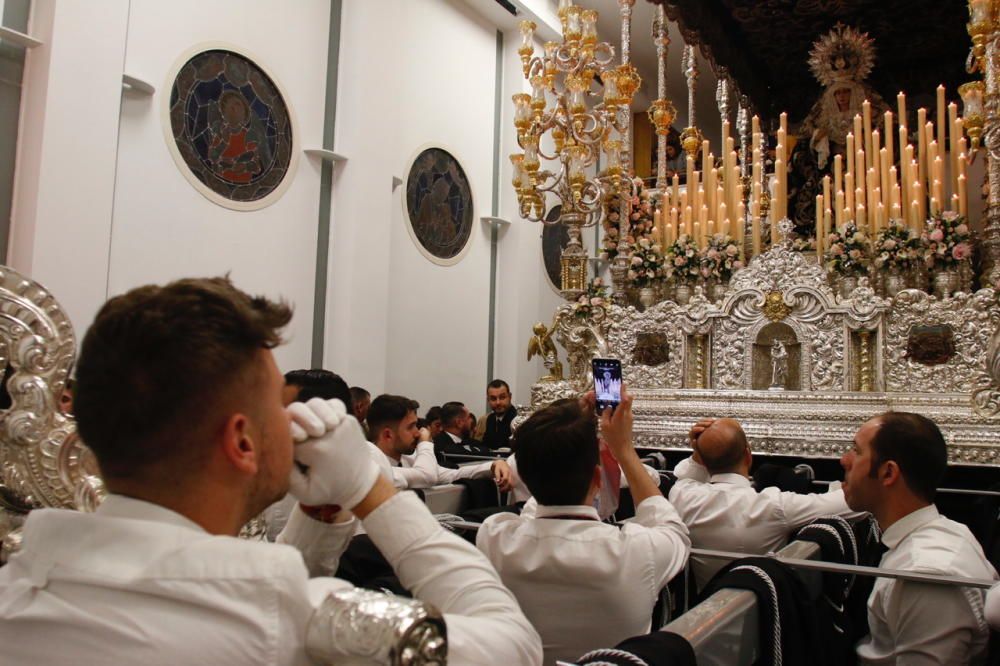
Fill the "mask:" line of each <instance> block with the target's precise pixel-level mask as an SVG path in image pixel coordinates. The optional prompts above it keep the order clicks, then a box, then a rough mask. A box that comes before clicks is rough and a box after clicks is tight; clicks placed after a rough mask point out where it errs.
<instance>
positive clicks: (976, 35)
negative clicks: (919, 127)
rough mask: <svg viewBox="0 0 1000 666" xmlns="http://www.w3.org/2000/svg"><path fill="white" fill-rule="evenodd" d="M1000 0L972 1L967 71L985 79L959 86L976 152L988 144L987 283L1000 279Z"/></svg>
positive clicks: (968, 128) (964, 112) (970, 2)
mask: <svg viewBox="0 0 1000 666" xmlns="http://www.w3.org/2000/svg"><path fill="white" fill-rule="evenodd" d="M998 8H1000V1H998V0H969V23H968V25H967V26H966V27H967V29H968V31H969V36H970V37H971V38H972V50H971V52H970V53H969V58H968V60H967V62H966V69H967V71H968V72H969V73H970V74H972V73H976V72H978V73H980V74H981V75H982V80H981V81H972V82H970V83H966V84H965V85H963V86H961V87H960V88H959V94H960V95H961V96H962V103H963V120H964V126H965V128H966V131H967V132H968V134H969V139H970V146H971V149H972V150H973V151H975V150H977V149H978V148H979V145H980V143H982V144H983V145H984V146H985V147H986V176H987V181H988V185H989V195H988V197H987V214H986V225H985V229H984V230H983V236H982V239H983V240H982V245H983V249H984V250H985V251H984V255H985V256H984V259H985V261H984V264H985V265H984V271H983V272H984V277H985V279H984V280H983V282H984V283H988V284H996V283H997V281H998V280H1000V22H998V20H997V16H998Z"/></svg>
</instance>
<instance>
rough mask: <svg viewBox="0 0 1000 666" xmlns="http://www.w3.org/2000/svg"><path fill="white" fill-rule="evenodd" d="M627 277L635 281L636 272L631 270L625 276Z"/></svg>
mask: <svg viewBox="0 0 1000 666" xmlns="http://www.w3.org/2000/svg"><path fill="white" fill-rule="evenodd" d="M625 277H627V278H628V279H629V280H634V279H635V271H633V270H630V271H629V272H628V273H626V274H625Z"/></svg>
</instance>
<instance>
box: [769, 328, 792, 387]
mask: <svg viewBox="0 0 1000 666" xmlns="http://www.w3.org/2000/svg"><path fill="white" fill-rule="evenodd" d="M787 382H788V351H787V350H786V349H785V345H784V344H783V343H782V342H781V340H778V339H777V338H775V340H774V341H773V342H772V343H771V386H770V387H769V388H768V390H769V391H784V390H785V384H786V383H787Z"/></svg>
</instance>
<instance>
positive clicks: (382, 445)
mask: <svg viewBox="0 0 1000 666" xmlns="http://www.w3.org/2000/svg"><path fill="white" fill-rule="evenodd" d="M378 448H379V450H380V451H382V453H384V454H385V455H387V456H388V457H390V458H392V459H393V460H395V461H396V462H399V459H400V458H402V457H403V456H402V454H400V453H399V452H398V451H396V449H395V448H393V446H392V442H389V441H386V440H379V443H378Z"/></svg>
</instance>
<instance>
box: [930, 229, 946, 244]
mask: <svg viewBox="0 0 1000 666" xmlns="http://www.w3.org/2000/svg"><path fill="white" fill-rule="evenodd" d="M931 240H932V241H935V242H938V243H940V242H941V241H943V240H944V232H943V231H941V230H940V229H934V231H932V232H931Z"/></svg>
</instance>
